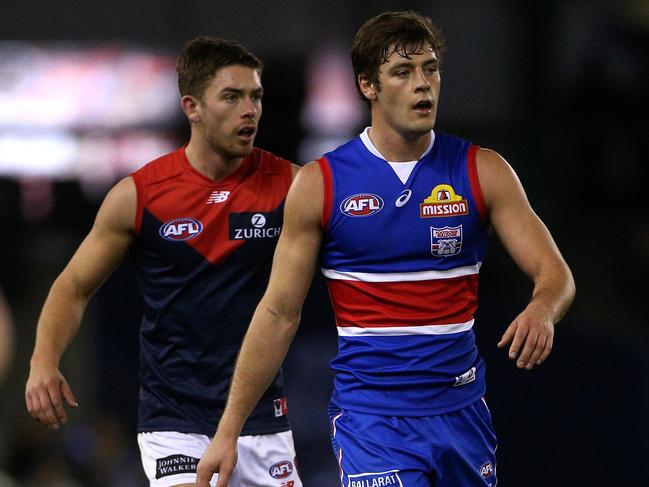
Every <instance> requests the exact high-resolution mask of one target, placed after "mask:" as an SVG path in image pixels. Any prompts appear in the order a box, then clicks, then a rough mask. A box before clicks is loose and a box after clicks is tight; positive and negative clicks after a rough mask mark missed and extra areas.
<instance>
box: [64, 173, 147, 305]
mask: <svg viewBox="0 0 649 487" xmlns="http://www.w3.org/2000/svg"><path fill="white" fill-rule="evenodd" d="M136 204H137V203H136V190H135V184H134V182H133V180H132V179H131V178H130V177H129V178H125V179H123V180H122V181H120V182H119V183H118V184H116V185H115V186H114V187H113V188H112V189H111V190H110V191H109V193H108V194H107V195H106V198H105V199H104V202H103V203H102V205H101V207H100V209H99V212H98V213H97V217H96V218H95V222H94V224H93V226H92V229H91V230H90V232H89V233H88V235H87V236H86V238H85V239H84V240H83V242H82V243H81V245H80V246H79V248H78V249H77V251H76V252H75V254H74V256H73V257H72V259H71V260H70V262H69V263H68V265H67V266H66V268H65V269H64V271H63V272H62V273H61V276H60V277H59V279H62V280H64V281H66V282H68V283H69V284H70V285H72V286H74V288H75V289H76V290H77V292H78V293H80V294H81V295H84V296H90V295H92V294H93V293H94V292H95V291H96V290H97V289H98V288H99V286H101V284H102V283H103V282H104V281H105V280H106V279H107V278H108V276H109V275H110V274H111V272H112V271H113V270H114V269H115V268H116V267H117V266H118V265H119V263H120V262H121V261H122V259H123V258H124V255H125V254H126V252H127V250H128V247H129V246H130V244H131V242H132V240H133V235H134V221H135V211H136Z"/></svg>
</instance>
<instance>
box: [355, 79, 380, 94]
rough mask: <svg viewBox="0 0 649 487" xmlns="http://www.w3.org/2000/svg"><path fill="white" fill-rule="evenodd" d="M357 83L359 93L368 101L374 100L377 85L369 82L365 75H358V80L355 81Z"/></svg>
mask: <svg viewBox="0 0 649 487" xmlns="http://www.w3.org/2000/svg"><path fill="white" fill-rule="evenodd" d="M356 81H357V83H358V87H359V88H360V90H361V93H363V96H364V97H365V98H367V99H368V100H370V101H374V100H376V94H377V92H378V91H379V90H378V87H377V86H376V85H377V84H376V83H375V82H373V81H372V80H370V79H369V78H368V77H367V76H366V75H365V74H363V73H361V74H359V75H358V79H357V80H356Z"/></svg>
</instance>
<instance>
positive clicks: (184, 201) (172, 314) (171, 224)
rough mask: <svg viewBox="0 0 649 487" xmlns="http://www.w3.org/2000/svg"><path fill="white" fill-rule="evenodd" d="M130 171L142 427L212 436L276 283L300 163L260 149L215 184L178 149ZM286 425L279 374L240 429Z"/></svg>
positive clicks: (266, 430)
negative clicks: (258, 314) (294, 167)
mask: <svg viewBox="0 0 649 487" xmlns="http://www.w3.org/2000/svg"><path fill="white" fill-rule="evenodd" d="M132 177H133V180H134V181H135V186H136V188H137V215H136V222H135V228H136V233H137V238H136V241H135V245H134V247H133V254H134V259H135V262H136V268H137V272H138V281H139V285H140V289H141V293H142V296H143V301H144V316H143V319H142V323H141V333H140V382H141V386H140V394H139V396H140V397H139V410H138V430H139V431H161V430H167V431H179V432H187V433H201V434H205V435H213V434H214V431H215V428H216V425H217V424H218V421H219V419H220V416H221V413H222V411H223V408H224V406H225V401H226V399H227V393H228V386H229V384H230V379H231V376H232V372H233V368H234V362H235V359H236V356H237V353H238V351H239V348H240V346H241V342H242V340H243V337H244V334H245V332H246V330H247V327H248V324H249V323H250V320H251V318H252V315H253V312H254V310H255V308H256V306H257V303H258V302H259V300H260V299H261V297H262V294H263V293H264V291H265V289H266V286H267V284H268V278H269V276H270V268H271V262H272V257H273V252H274V249H275V246H276V243H277V239H278V237H279V234H280V231H281V228H282V218H283V207H284V200H285V198H286V194H287V192H288V188H289V186H290V184H291V179H292V176H291V165H290V163H289V162H288V161H286V160H284V159H281V158H279V157H276V156H274V155H273V154H271V153H269V152H265V151H263V150H261V149H257V148H255V149H254V150H253V151H252V153H251V154H250V155H249V156H248V157H246V158H244V160H243V162H242V164H241V166H240V167H239V168H238V169H237V170H236V171H235V172H234V173H233V174H231V175H230V176H228V177H227V178H225V179H223V180H220V181H218V182H215V181H213V180H211V179H209V178H207V177H205V176H203V175H202V174H201V173H199V172H198V171H196V170H195V169H194V168H193V167H192V166H191V165H190V163H189V161H188V160H187V157H186V155H185V150H184V148H180V149H178V150H176V151H175V152H172V153H170V154H167V155H165V156H163V157H161V158H159V159H156V160H154V161H152V162H150V163H149V164H147V165H145V166H144V167H142V168H141V169H139V170H138V171H136V172H134V173H133V174H132ZM288 428H289V423H288V418H287V416H286V399H285V395H284V391H283V380H282V373H281V371H280V373H279V374H278V375H277V377H275V379H274V381H273V383H272V384H271V386H270V387H269V389H268V390H267V391H266V392H265V394H264V396H263V397H262V399H261V400H260V402H259V404H258V405H257V407H256V408H255V410H254V411H253V413H252V414H251V416H250V418H249V420H248V421H247V423H246V425H245V427H244V429H243V432H242V434H244V435H248V434H268V433H274V432H278V431H285V430H287V429H288Z"/></svg>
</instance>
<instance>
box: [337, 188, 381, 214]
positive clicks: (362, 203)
mask: <svg viewBox="0 0 649 487" xmlns="http://www.w3.org/2000/svg"><path fill="white" fill-rule="evenodd" d="M382 209H383V199H382V198H381V197H380V196H377V195H375V194H372V193H360V194H355V195H353V196H349V197H347V198H345V199H344V200H343V202H342V203H340V211H342V212H343V214H345V215H347V216H351V217H357V216H370V215H374V214H375V213H378V212H379V211H381V210H382Z"/></svg>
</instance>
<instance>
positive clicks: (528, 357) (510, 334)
mask: <svg viewBox="0 0 649 487" xmlns="http://www.w3.org/2000/svg"><path fill="white" fill-rule="evenodd" d="M553 335H554V333H553V326H552V324H551V323H544V322H543V321H537V320H530V319H529V317H521V316H519V317H518V318H517V319H516V320H514V321H513V322H512V324H511V325H509V327H508V328H507V330H506V331H505V333H504V334H503V336H502V338H501V340H500V342H498V347H499V348H504V347H506V346H507V345H509V344H510V347H509V352H508V353H509V358H510V359H512V360H516V367H518V368H519V369H526V370H531V369H533V368H534V367H535V366H538V365H541V364H542V363H543V362H544V361H545V360H546V359H547V358H548V356H549V355H550V352H551V351H552V345H553Z"/></svg>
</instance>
